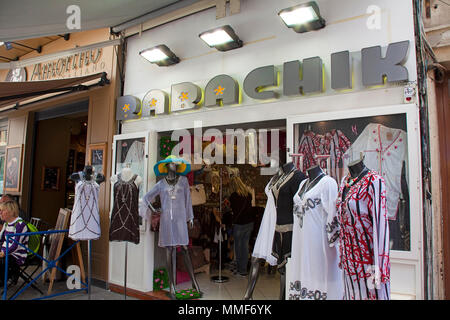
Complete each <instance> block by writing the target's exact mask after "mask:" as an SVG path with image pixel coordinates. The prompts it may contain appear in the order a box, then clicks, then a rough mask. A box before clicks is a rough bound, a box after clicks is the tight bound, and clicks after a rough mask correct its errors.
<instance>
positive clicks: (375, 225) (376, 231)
mask: <svg viewBox="0 0 450 320" xmlns="http://www.w3.org/2000/svg"><path fill="white" fill-rule="evenodd" d="M345 182H346V178H344V179H343V180H342V183H341V186H340V188H339V195H338V200H337V204H336V205H337V209H338V219H339V224H340V230H339V251H340V262H339V267H340V268H342V269H343V271H344V291H345V293H344V299H346V300H389V299H390V261H389V226H388V220H387V207H386V187H385V182H384V179H383V178H382V177H381V176H380V175H378V174H377V173H376V172H374V171H369V172H368V173H367V174H366V176H364V177H363V178H362V179H361V180H360V181H358V182H356V183H355V184H354V185H352V186H351V187H350V188H349V190H348V191H347V193H346V194H345V199H342V195H343V191H344V188H345Z"/></svg>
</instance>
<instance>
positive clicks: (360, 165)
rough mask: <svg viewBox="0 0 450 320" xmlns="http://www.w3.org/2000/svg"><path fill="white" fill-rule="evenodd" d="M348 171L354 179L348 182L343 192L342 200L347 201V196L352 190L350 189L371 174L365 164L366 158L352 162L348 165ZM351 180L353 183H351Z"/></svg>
mask: <svg viewBox="0 0 450 320" xmlns="http://www.w3.org/2000/svg"><path fill="white" fill-rule="evenodd" d="M348 171H349V173H350V177H351V178H352V179H347V180H346V183H347V184H346V186H345V188H344V191H343V192H342V199H345V196H346V194H347V192H348V190H349V189H350V187H351V186H352V185H353V184H355V183H357V182H358V181H360V180H361V179H362V178H364V176H365V175H366V174H367V173H368V172H369V169H368V168H367V167H366V165H365V164H364V158H363V159H360V160H357V161H355V162H352V163H350V164H349V165H348ZM349 180H351V181H349Z"/></svg>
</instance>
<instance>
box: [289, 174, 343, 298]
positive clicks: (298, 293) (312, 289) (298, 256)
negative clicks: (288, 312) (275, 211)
mask: <svg viewBox="0 0 450 320" xmlns="http://www.w3.org/2000/svg"><path fill="white" fill-rule="evenodd" d="M307 182H308V180H304V181H302V182H301V183H300V187H299V190H298V191H297V193H296V194H295V196H294V226H293V235H292V254H291V259H290V260H289V270H290V272H289V274H288V275H287V279H286V280H287V282H286V285H287V288H288V295H287V299H289V300H341V299H342V298H343V295H344V288H343V278H342V271H341V269H339V250H338V246H337V243H338V242H337V240H338V237H339V228H338V220H337V210H336V199H337V195H338V186H337V183H336V181H335V180H334V179H333V178H331V177H330V176H324V177H323V178H321V179H320V180H319V182H317V184H316V185H315V186H314V187H312V189H310V190H306V192H305V193H303V192H302V194H301V195H299V192H301V190H302V187H303V186H304V185H305V183H307Z"/></svg>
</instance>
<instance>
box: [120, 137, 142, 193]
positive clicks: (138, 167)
mask: <svg viewBox="0 0 450 320" xmlns="http://www.w3.org/2000/svg"><path fill="white" fill-rule="evenodd" d="M144 162H145V143H144V142H141V141H135V142H133V144H132V145H131V147H130V149H128V152H127V156H126V157H125V161H124V163H123V164H122V168H124V167H126V166H127V164H130V169H131V170H132V171H133V172H135V173H136V174H137V175H139V176H141V177H143V176H145V172H144ZM122 168H120V169H122ZM143 196H144V189H143V188H140V189H139V198H142V197H143Z"/></svg>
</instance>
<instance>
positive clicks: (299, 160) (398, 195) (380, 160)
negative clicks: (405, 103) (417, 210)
mask: <svg viewBox="0 0 450 320" xmlns="http://www.w3.org/2000/svg"><path fill="white" fill-rule="evenodd" d="M294 148H295V157H294V163H295V165H296V166H297V167H298V168H299V169H300V170H302V171H305V170H306V169H308V168H309V167H312V166H314V165H320V166H321V167H322V168H323V169H324V170H325V171H326V172H327V174H328V175H330V176H331V177H333V178H334V179H336V181H337V183H338V185H340V184H341V182H342V181H343V179H344V178H345V177H346V175H347V173H348V169H347V166H348V164H349V163H351V162H353V161H355V160H358V159H361V158H364V163H365V165H366V166H367V167H368V168H369V169H371V170H373V171H376V172H377V173H378V174H380V175H381V176H382V177H383V178H384V180H385V183H386V198H387V208H388V218H389V229H390V247H391V249H392V250H401V251H410V209H409V207H410V206H409V203H410V201H409V187H408V186H409V177H408V141H407V126H406V115H405V114H398V115H384V116H371V117H363V118H352V119H341V120H331V121H320V122H312V123H300V124H296V125H295V129H294Z"/></svg>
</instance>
